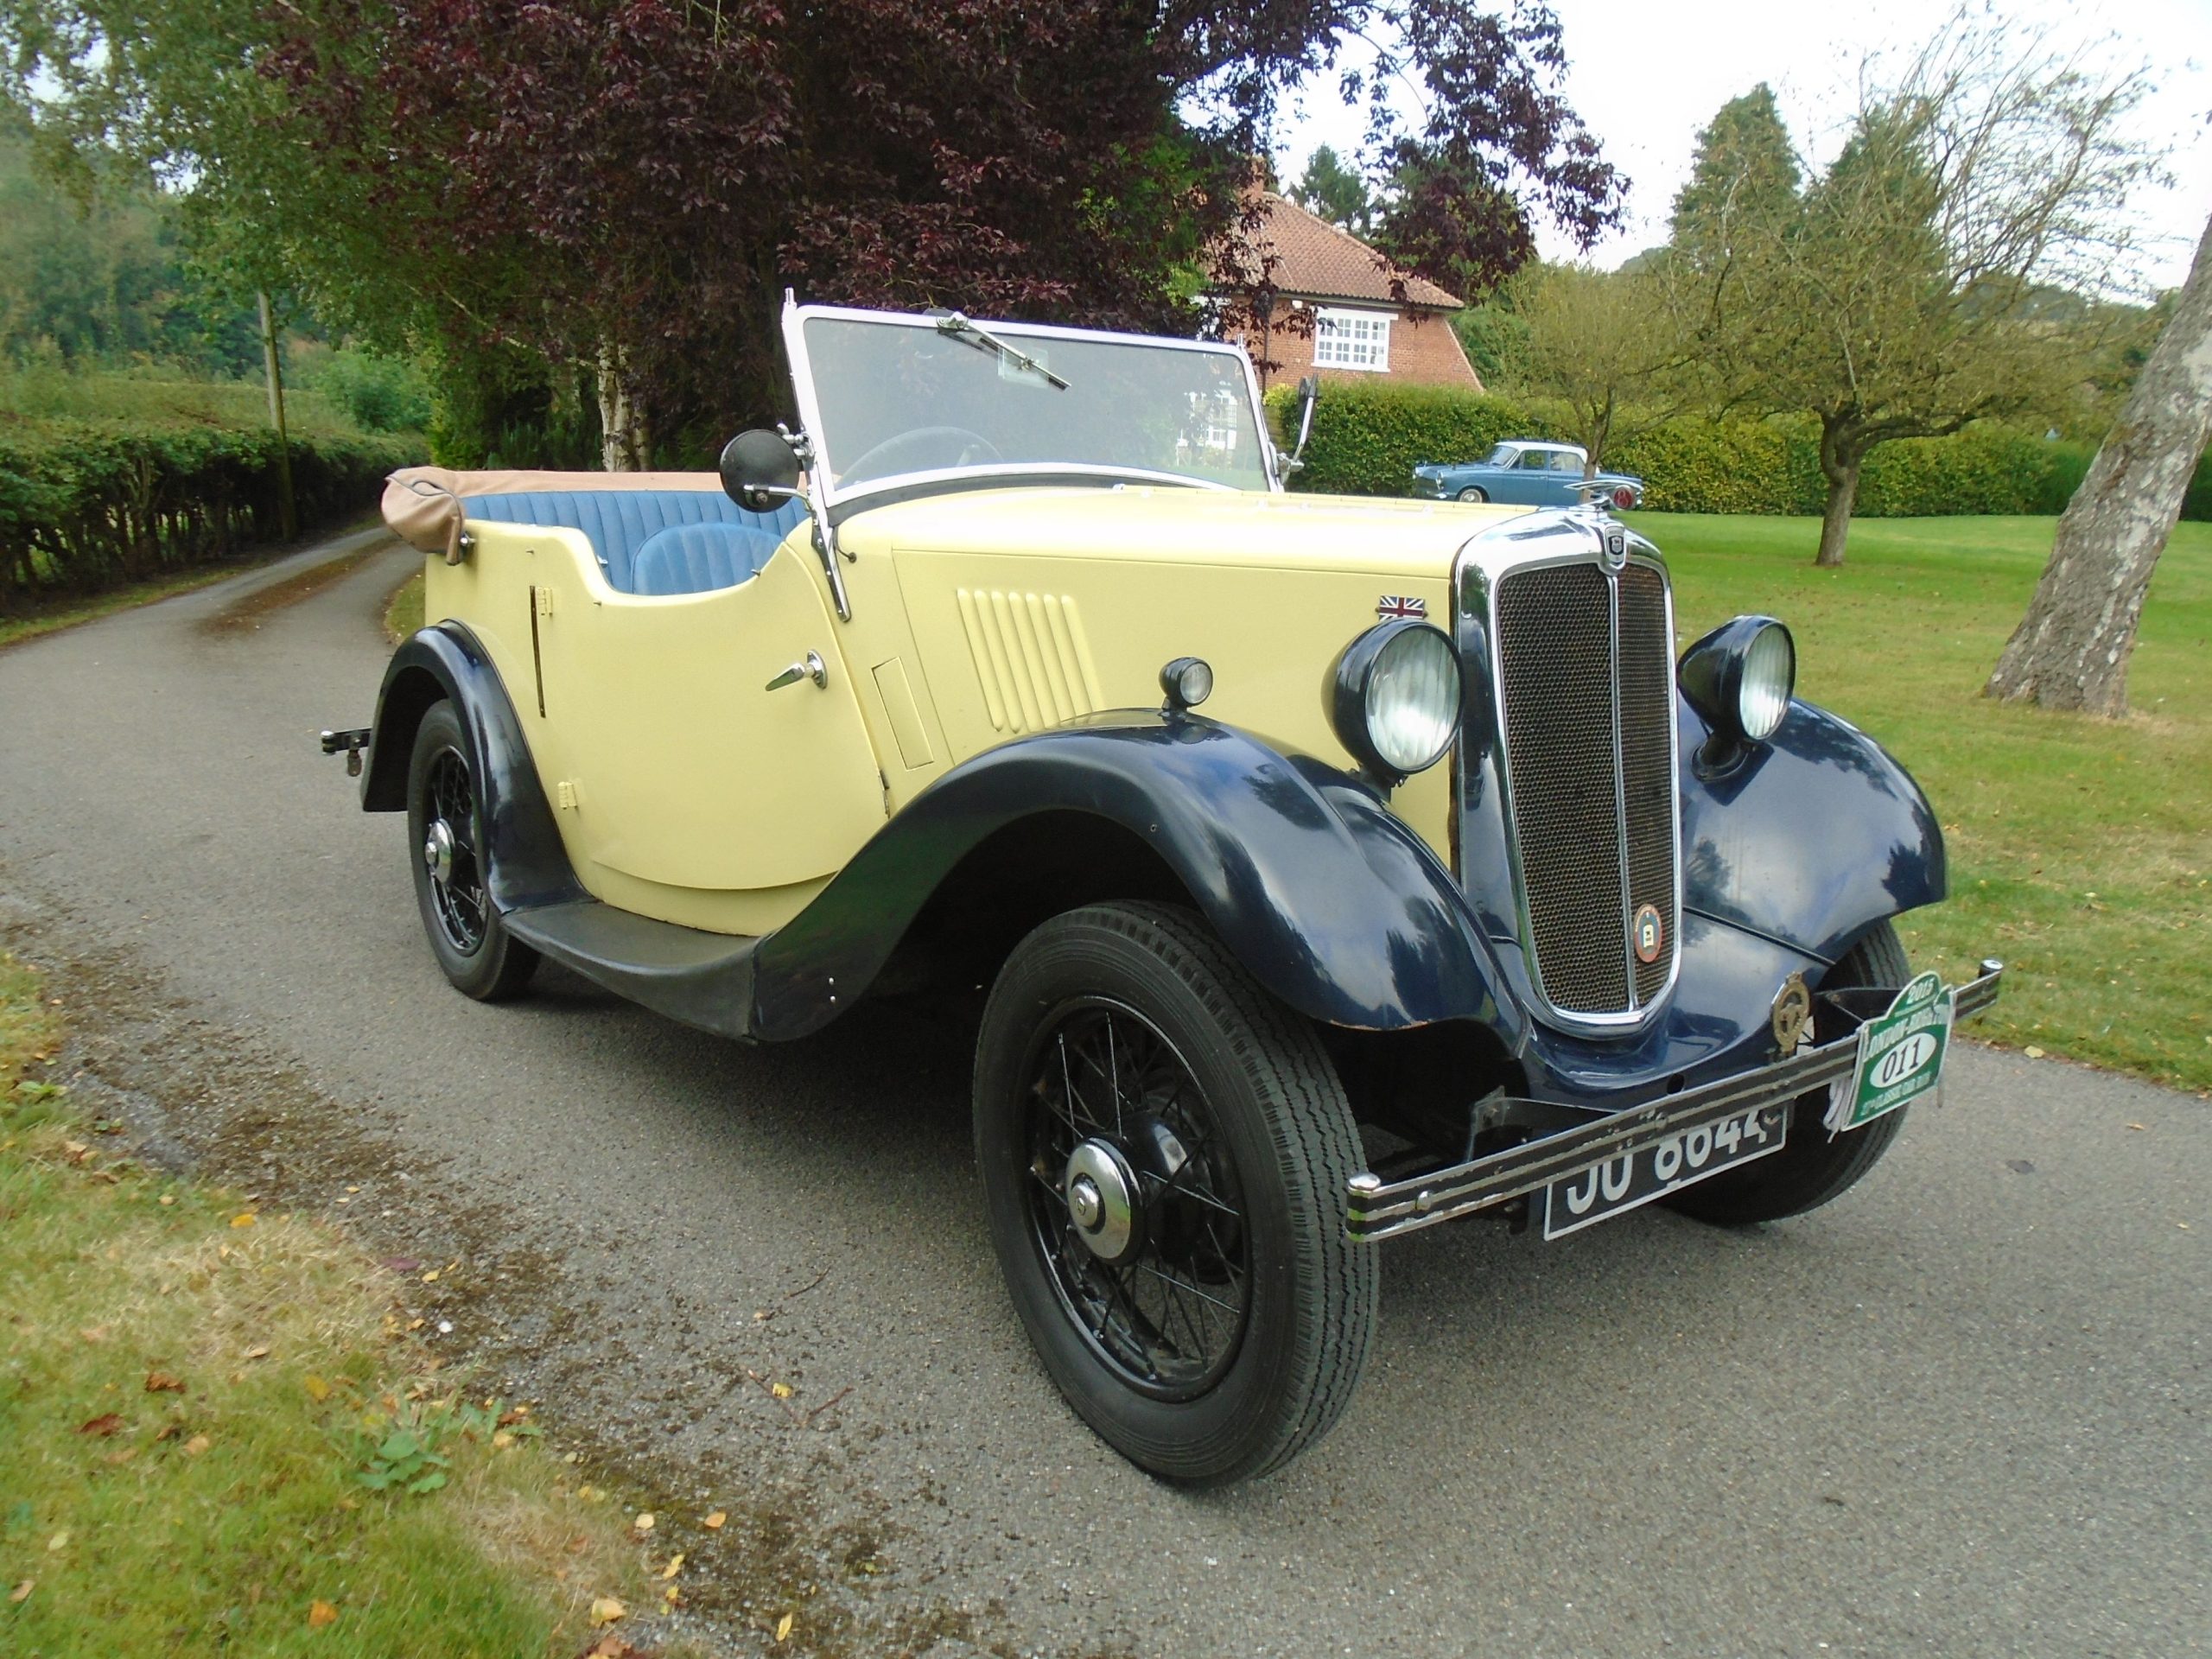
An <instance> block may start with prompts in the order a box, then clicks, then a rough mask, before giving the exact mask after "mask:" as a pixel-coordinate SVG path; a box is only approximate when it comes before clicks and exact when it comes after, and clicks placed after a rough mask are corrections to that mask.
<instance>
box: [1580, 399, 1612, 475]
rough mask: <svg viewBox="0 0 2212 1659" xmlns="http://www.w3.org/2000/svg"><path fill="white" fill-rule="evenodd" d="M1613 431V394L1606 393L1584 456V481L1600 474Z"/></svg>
mask: <svg viewBox="0 0 2212 1659" xmlns="http://www.w3.org/2000/svg"><path fill="white" fill-rule="evenodd" d="M1612 431H1613V394H1612V393H1611V392H1610V391H1609V392H1607V393H1606V394H1605V408H1604V409H1603V410H1599V415H1598V421H1597V425H1596V427H1595V429H1593V430H1592V432H1591V434H1590V448H1589V449H1588V450H1587V451H1586V453H1585V454H1584V455H1583V457H1582V481H1583V482H1584V483H1585V484H1587V483H1588V482H1589V481H1590V480H1592V479H1593V478H1595V477H1597V476H1598V463H1599V461H1603V460H1604V459H1605V442H1606V440H1607V439H1608V438H1610V437H1611V435H1612Z"/></svg>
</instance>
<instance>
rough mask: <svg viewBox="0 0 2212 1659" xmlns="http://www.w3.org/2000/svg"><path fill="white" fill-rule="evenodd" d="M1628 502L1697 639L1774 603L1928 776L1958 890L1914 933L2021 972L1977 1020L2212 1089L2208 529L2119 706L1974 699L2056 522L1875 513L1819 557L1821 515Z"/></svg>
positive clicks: (2005, 1038)
mask: <svg viewBox="0 0 2212 1659" xmlns="http://www.w3.org/2000/svg"><path fill="white" fill-rule="evenodd" d="M1631 518H1632V519H1633V521H1634V522H1635V524H1636V525H1637V528H1638V529H1640V530H1642V531H1644V533H1646V534H1647V535H1649V537H1651V538H1652V540H1654V541H1655V542H1656V543H1658V544H1659V545H1660V546H1661V547H1662V549H1664V550H1665V551H1666V553H1667V555H1668V557H1669V563H1671V564H1672V566H1673V569H1674V572H1675V591H1676V606H1677V611H1678V620H1677V626H1679V627H1680V628H1681V632H1682V634H1683V637H1684V639H1686V640H1687V639H1693V638H1694V637H1696V635H1697V634H1698V633H1700V632H1703V631H1704V630H1705V629H1706V628H1707V627H1710V626H1713V624H1714V623H1716V622H1719V621H1721V620H1724V619H1726V617H1728V616H1730V615H1732V614H1735V613H1738V612H1745V611H1764V612H1767V613H1771V614H1773V615H1776V616H1779V617H1781V618H1782V619H1783V620H1785V621H1787V622H1788V623H1789V625H1790V628H1791V631H1792V632H1794V633H1795V634H1796V639H1797V649H1798V657H1799V665H1798V675H1797V685H1798V690H1799V692H1800V693H1801V695H1802V696H1805V697H1807V698H1808V699H1809V700H1811V701H1813V702H1819V703H1821V704H1824V705H1826V706H1827V707H1829V708H1832V709H1835V710H1836V711H1837V712H1838V713H1840V714H1841V715H1844V716H1845V717H1846V718H1847V719H1849V720H1851V721H1853V722H1854V723H1856V724H1858V725H1859V726H1860V727H1862V728H1865V729H1866V731H1867V732H1869V733H1871V734H1872V735H1873V736H1875V737H1876V738H1878V740H1880V741H1881V742H1882V743H1883V744H1884V745H1885V747H1888V748H1889V749H1890V750H1891V753H1894V754H1895V755H1896V756H1897V759H1898V760H1901V761H1903V762H1904V765H1905V766H1907V767H1909V768H1910V770H1911V772H1913V774H1914V775H1915V776H1916V778H1918V779H1919V780H1920V782H1921V785H1922V786H1923V788H1925V789H1926V790H1927V791H1928V795H1929V799H1930V800H1932V801H1933V802H1934V803H1935V804H1936V811H1937V813H1938V815H1939V816H1940V817H1941V818H1942V823H1943V828H1944V831H1945V835H1946V837H1947V839H1948V843H1949V847H1950V855H1951V892H1952V897H1951V899H1950V901H1949V902H1948V904H1945V905H1942V906H1938V907H1936V909H1933V910H1930V911H1926V912H1919V913H1917V914H1915V915H1912V916H1909V917H1907V918H1904V922H1903V923H1902V924H1901V925H1900V931H1901V932H1902V934H1903V935H1904V941H1905V944H1906V946H1907V948H1908V949H1909V950H1911V951H1912V953H1913V956H1914V958H1915V960H1916V962H1918V963H1922V964H1923V965H1929V966H1936V967H1940V968H1942V969H1943V970H1944V972H1945V973H1946V974H1947V975H1949V976H1955V975H1959V974H1961V973H1964V972H1965V971H1967V969H1968V968H1969V967H1970V966H1971V964H1972V963H1974V961H1975V960H1976V959H1977V958H1979V957H1982V956H1985V955H1994V956H1999V957H2004V958H2005V961H2006V963H2008V964H2009V965H2010V966H2011V968H2012V973H2011V974H2009V975H2008V976H2007V978H2006V992H2005V1000H2004V1001H2002V1002H2000V1003H1999V1006H1998V1007H1997V1008H1996V1009H1995V1010H1994V1011H1993V1013H1992V1014H1990V1015H1989V1016H1988V1017H1987V1018H1986V1020H1983V1021H1982V1022H1981V1023H1980V1026H1978V1027H1975V1034H1976V1035H1978V1036H1980V1037H1983V1038H1986V1039H1992V1040H1996V1041H2000V1042H2006V1043H2011V1044H2016V1045H2020V1046H2035V1047H2037V1048H2040V1049H2043V1050H2044V1051H2046V1052H2050V1053H2053V1054H2063V1055H2067V1056H2069V1057H2071V1058H2076V1059H2082V1060H2088V1061H2092V1062H2094V1063H2095V1064H2097V1065H2108V1066H2114V1067H2118V1068H2120V1069H2122V1070H2125V1071H2133V1072H2135V1073H2137V1074H2138V1075H2139V1076H2142V1077H2150V1078H2152V1079H2155V1080H2156V1081H2158V1082H2160V1083H2168V1084H2179V1085H2181V1086H2183V1087H2185V1088H2190V1089H2195V1090H2200V1091H2203V1090H2212V1008H2208V1004H2207V1001H2206V996H2207V993H2208V990H2212V648H2208V647H2209V646H2212V524H2183V525H2182V526H2180V528H2179V529H2178V530H2177V531H2176V532H2175V535H2174V539H2173V542H2172V544H2171V546H2169V547H2168V549H2167V550H2166V554H2165V556H2164V559H2163V560H2162V561H2161V562H2160V563H2159V567H2158V579H2157V581H2156V582H2155V583H2154V584H2153V585H2152V590H2151V596H2150V600H2149V602H2148V603H2147V604H2146V605H2145V607H2144V612H2143V626H2142V634H2141V639H2140V643H2139V647H2138V649H2137V651H2136V653H2135V658H2134V663H2133V668H2132V670H2131V671H2130V673H2129V676H2128V694H2129V701H2130V702H2131V704H2132V706H2133V709H2134V713H2133V715H2132V716H2131V717H2130V718H2129V719H2127V720H2126V721H2122V722H2118V723H2115V722H2112V721H2099V720H2090V719H2085V718H2082V717H2080V716H2075V715H2050V714H2044V713H2040V712H2037V711H2036V710H2032V709H2019V708H2009V707H1999V706H1998V705H1996V704H1993V703H1992V702H1988V701H1986V699H1984V698H1983V697H1982V696H1980V688H1981V683H1982V681H1983V680H1984V679H1985V678H1986V677H1987V675H1988V672H1989V670H1990V667H1991V665H1992V664H1994V663H1995V661H1996V660H1997V653H1998V652H1999V650H2000V649H2001V648H2002V646H2003V645H2004V643H2005V639H2006V638H2007V636H2008V635H2009V634H2010V633H2011V632H2012V627H2013V626H2014V625H2015V624H2016V623H2017V622H2018V620H2019V618H2020V614H2021V612H2022V611H2023V610H2024V607H2025V606H2026V604H2027V601H2028V596H2029V594H2030V593H2031V591H2032V590H2033V589H2034V587H2035V582H2036V578H2037V575H2039V574H2040V573H2041V571H2042V569H2043V564H2044V559H2045V558H2046V557H2047V556H2049V553H2050V540H2051V535H2052V532H2053V530H2054V529H2055V528H2056V520H2054V519H2050V518H1898V519H1866V520H1862V521H1860V522H1859V523H1858V524H1854V525H1853V527H1852V531H1851V550H1850V559H1849V563H1847V564H1846V565H1845V566H1844V568H1843V569H1840V570H1821V569H1815V567H1814V565H1813V562H1812V560H1813V550H1814V546H1815V543H1816V541H1817V539H1818V536H1819V528H1820V527H1819V524H1818V522H1817V521H1815V520H1814V519H1810V518H1722V517H1708V516H1703V515H1695V514H1671V513H1656V512H1650V513H1637V514H1633V515H1631Z"/></svg>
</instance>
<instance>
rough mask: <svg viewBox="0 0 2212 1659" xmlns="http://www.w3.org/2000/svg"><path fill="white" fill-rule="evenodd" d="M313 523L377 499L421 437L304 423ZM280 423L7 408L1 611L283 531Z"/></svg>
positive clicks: (306, 513) (197, 559)
mask: <svg viewBox="0 0 2212 1659" xmlns="http://www.w3.org/2000/svg"><path fill="white" fill-rule="evenodd" d="M290 448H291V461H292V486H293V497H294V500H295V503H296V506H297V508H298V513H299V522H300V524H301V527H302V529H307V528H311V527H313V526H315V525H317V524H326V523H328V522H330V521H331V520H333V519H336V518H345V517H347V516H350V515H352V514H354V513H357V512H362V511H363V510H364V509H365V508H368V507H370V506H372V505H374V503H375V500H376V497H377V488H378V484H379V483H380V481H381V480H382V479H383V478H384V475H385V474H386V473H389V472H391V470H392V469H393V468H394V467H403V466H405V465H407V464H408V463H409V462H410V461H415V460H417V459H419V454H418V453H417V452H418V449H419V446H418V445H416V444H413V443H410V442H406V441H404V440H402V439H397V438H391V437H381V436H352V437H345V436H338V435H315V436H312V437H308V436H296V437H294V438H293V439H292V442H291V445H290ZM279 523H280V514H279V508H278V493H277V436H276V434H275V433H273V432H271V431H270V430H268V429H265V428H264V429H241V428H235V427H221V426H211V425H206V424H198V423H188V422H184V421H168V422H162V421H152V420H120V421H108V422H102V423H92V422H85V421H51V422H32V421H27V420H23V419H22V418H20V417H10V416H0V610H12V609H15V608H17V607H20V606H21V605H22V604H23V603H24V602H25V601H29V600H34V599H36V598H39V597H41V596H42V595H45V594H56V593H74V594H81V593H91V592H94V591H96V590H98V589H99V588H108V587H113V586H116V585H118V584H119V583H123V582H139V581H143V580H145V579H147V578H149V577H151V576H157V575H166V574H168V573H169V572H172V571H175V570H181V569H188V568H189V567H190V566H193V565H195V564H205V563H212V562H213V561H215V560H217V559H220V558H223V557H225V556H227V555H229V554H231V553H232V552H234V551H236V550H238V549H240V548H243V547H245V546H246V545H249V544H251V543H254V542H261V541H270V540H273V539H275V538H276V537H277V534H278V529H279Z"/></svg>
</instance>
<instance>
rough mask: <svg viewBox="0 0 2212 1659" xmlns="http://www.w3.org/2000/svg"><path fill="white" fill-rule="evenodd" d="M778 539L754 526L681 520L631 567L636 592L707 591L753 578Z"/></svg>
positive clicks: (648, 540)
mask: <svg viewBox="0 0 2212 1659" xmlns="http://www.w3.org/2000/svg"><path fill="white" fill-rule="evenodd" d="M777 546H778V543H777V540H776V537H773V536H772V535H770V534H769V533H768V532H767V531H765V530H755V529H753V526H752V525H750V524H677V525H673V526H671V528H669V529H667V530H664V531H659V532H658V533H657V534H655V535H653V536H651V537H647V538H646V541H645V545H644V546H643V547H641V548H639V550H638V556H637V560H636V563H635V564H634V566H633V568H632V571H631V576H632V587H631V589H630V591H631V592H632V593H633V594H706V593H712V592H713V591H714V590H715V588H734V587H736V586H737V584H738V583H739V582H750V581H752V580H753V577H754V576H756V575H759V574H760V567H761V566H762V565H764V564H766V563H768V561H769V559H770V558H772V556H774V554H775V551H776V548H777Z"/></svg>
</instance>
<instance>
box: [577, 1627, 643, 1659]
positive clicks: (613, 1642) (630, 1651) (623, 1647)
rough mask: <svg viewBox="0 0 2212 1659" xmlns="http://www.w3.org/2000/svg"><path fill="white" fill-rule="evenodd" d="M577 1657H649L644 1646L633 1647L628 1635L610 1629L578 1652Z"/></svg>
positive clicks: (628, 1658) (608, 1658)
mask: <svg viewBox="0 0 2212 1659" xmlns="http://www.w3.org/2000/svg"><path fill="white" fill-rule="evenodd" d="M576 1659H647V1656H646V1653H645V1649H643V1648H633V1647H632V1646H631V1645H630V1643H629V1639H628V1638H627V1637H620V1636H617V1635H616V1634H615V1633H614V1632H613V1631H612V1630H609V1631H608V1632H607V1634H606V1635H605V1636H602V1637H600V1638H599V1640H598V1641H596V1642H594V1643H592V1644H591V1646H589V1647H588V1648H586V1649H584V1650H583V1651H582V1653H580V1654H578V1655H577V1656H576Z"/></svg>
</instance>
